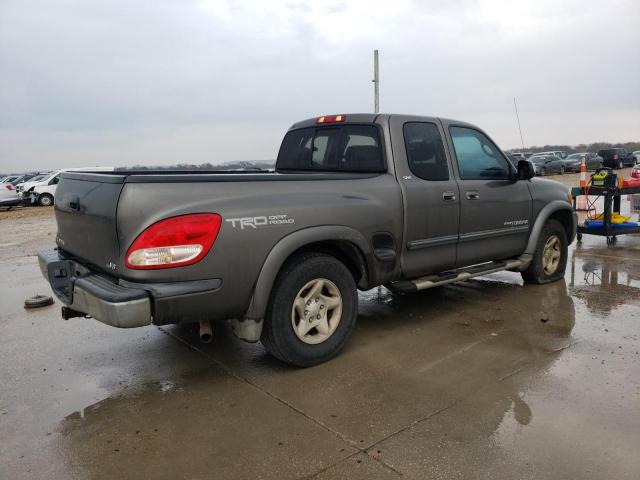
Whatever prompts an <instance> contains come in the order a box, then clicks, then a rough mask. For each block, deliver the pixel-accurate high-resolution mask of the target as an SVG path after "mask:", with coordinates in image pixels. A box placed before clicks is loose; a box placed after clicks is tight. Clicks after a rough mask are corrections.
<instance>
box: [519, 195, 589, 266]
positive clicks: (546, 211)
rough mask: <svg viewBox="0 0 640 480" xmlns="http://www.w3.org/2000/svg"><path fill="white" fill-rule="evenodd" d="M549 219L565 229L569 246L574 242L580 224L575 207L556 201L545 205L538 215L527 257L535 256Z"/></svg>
mask: <svg viewBox="0 0 640 480" xmlns="http://www.w3.org/2000/svg"><path fill="white" fill-rule="evenodd" d="M549 219H553V220H558V221H559V222H560V223H561V224H562V226H563V227H564V229H565V232H566V234H567V242H568V243H569V244H571V243H572V242H573V240H574V239H575V236H576V228H577V223H578V220H577V217H576V214H575V212H574V211H573V207H572V206H571V205H570V204H569V203H567V202H565V201H562V200H554V201H552V202H550V203H548V204H547V205H545V206H544V207H543V208H542V210H540V213H538V216H537V217H536V220H535V222H534V224H533V227H532V228H531V234H530V235H529V242H528V243H527V247H526V249H525V251H524V254H525V255H533V254H534V253H535V250H536V245H537V243H538V238H539V237H540V234H541V233H542V229H543V228H544V225H545V223H547V220H549Z"/></svg>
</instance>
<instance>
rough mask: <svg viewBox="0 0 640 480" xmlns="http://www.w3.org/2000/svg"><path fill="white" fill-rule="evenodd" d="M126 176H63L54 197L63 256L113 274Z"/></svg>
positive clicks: (91, 174)
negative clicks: (117, 219)
mask: <svg viewBox="0 0 640 480" xmlns="http://www.w3.org/2000/svg"><path fill="white" fill-rule="evenodd" d="M124 179H125V176H124V175H113V174H104V173H70V172H69V173H63V174H62V176H61V179H60V183H59V184H58V187H57V189H56V193H55V211H56V220H57V223H58V234H57V236H56V243H57V245H58V247H59V248H60V249H62V250H63V251H64V252H68V253H70V254H71V255H73V256H75V257H77V258H78V259H80V260H84V261H86V262H87V263H89V264H92V265H94V266H96V267H98V268H99V269H101V270H105V271H110V270H112V269H113V266H115V263H116V262H117V260H118V257H119V255H120V245H119V243H118V232H117V228H116V210H117V207H118V198H119V197H120V191H121V190H122V187H123V185H124Z"/></svg>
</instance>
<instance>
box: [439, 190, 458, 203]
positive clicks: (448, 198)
mask: <svg viewBox="0 0 640 480" xmlns="http://www.w3.org/2000/svg"><path fill="white" fill-rule="evenodd" d="M455 199H456V194H455V193H454V192H442V200H444V201H445V202H453V201H454V200H455Z"/></svg>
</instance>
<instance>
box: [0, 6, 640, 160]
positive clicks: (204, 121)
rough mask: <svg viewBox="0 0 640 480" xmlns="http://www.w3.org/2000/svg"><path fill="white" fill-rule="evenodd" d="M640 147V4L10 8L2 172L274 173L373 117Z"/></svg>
mask: <svg viewBox="0 0 640 480" xmlns="http://www.w3.org/2000/svg"><path fill="white" fill-rule="evenodd" d="M374 48H377V49H379V50H380V62H381V67H380V73H381V85H380V95H381V101H380V103H381V111H383V112H395V113H415V114H424V115H436V116H443V117H450V118H457V119H460V120H466V121H470V122H473V123H476V124H478V125H479V126H481V127H482V128H484V129H485V130H486V131H488V132H489V134H490V135H491V136H492V137H493V138H494V140H496V141H497V143H498V144H499V145H500V146H501V147H503V148H505V149H506V148H510V147H516V146H519V144H520V138H519V135H518V129H517V124H516V120H515V115H514V109H513V97H517V99H518V107H519V110H520V119H521V123H522V129H523V133H524V141H525V144H526V145H543V144H551V143H567V144H577V143H582V142H587V143H588V142H593V141H610V142H616V141H632V140H640V1H639V0H607V1H602V0H576V1H572V0H571V1H562V0H530V1H529V0H523V1H515V0H512V1H504V2H502V1H466V0H460V1H447V0H437V1H417V0H416V1H410V0H390V1H389V0H387V1H382V2H375V1H371V0H349V1H332V0H328V1H319V0H318V1H313V2H311V1H309V2H304V1H297V0H284V1H279V0H269V1H259V0H242V1H223V0H217V1H214V0H211V1H206V0H205V1H178V0H175V1H168V0H136V1H131V0H127V1H117V0H98V1H89V0H77V1H73V0H67V1H64V0H58V1H45V0H38V1H29V0H0V171H22V170H27V169H37V168H40V169H43V168H60V167H72V166H92V165H133V164H170V163H179V162H189V163H203V162H211V163H219V162H223V161H227V160H259V159H273V158H275V156H276V154H277V149H278V146H279V143H280V140H281V138H282V135H283V133H284V131H285V130H286V129H287V128H288V127H289V126H290V125H291V124H292V123H293V122H294V121H297V120H300V119H303V118H307V117H313V116H316V115H321V114H331V113H345V112H368V111H372V110H373V88H372V83H371V78H372V50H373V49H374Z"/></svg>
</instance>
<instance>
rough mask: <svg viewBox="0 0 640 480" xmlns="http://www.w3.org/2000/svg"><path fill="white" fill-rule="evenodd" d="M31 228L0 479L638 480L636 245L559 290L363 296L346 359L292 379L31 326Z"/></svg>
mask: <svg viewBox="0 0 640 480" xmlns="http://www.w3.org/2000/svg"><path fill="white" fill-rule="evenodd" d="M37 210H38V211H37V212H36V213H34V215H33V216H23V217H22V218H11V216H10V215H5V214H4V213H2V212H0V215H4V216H3V217H0V218H1V220H0V289H1V290H0V291H1V292H2V294H1V303H2V309H1V310H0V478H52V479H58V478H115V477H119V478H147V477H148V478H190V479H191V478H225V479H226V478H265V479H271V478H274V479H287V478H318V479H328V478H367V479H376V478H381V479H386V478H390V479H392V478H399V477H407V478H420V479H422V478H447V479H448V478H509V479H511V478H550V479H551V478H554V479H556V478H567V479H574V478H580V479H591V478H593V479H600V478H616V479H632V478H633V479H635V478H638V472H640V455H638V452H640V353H639V351H640V237H635V238H634V237H620V238H619V241H618V243H617V244H616V245H614V246H609V247H608V246H607V245H606V243H605V241H604V238H600V237H589V236H585V237H584V239H583V242H582V243H581V244H579V245H577V246H576V245H574V246H572V247H571V252H570V259H569V265H568V267H567V274H566V278H565V281H563V282H558V283H555V284H552V285H546V286H526V287H524V286H523V285H522V282H521V279H520V276H519V275H517V274H514V273H507V272H505V273H499V274H494V275H491V276H489V277H486V278H482V279H477V280H472V281H467V282H464V283H460V284H456V285H450V286H447V287H442V288H438V289H434V290H430V291H424V292H421V293H418V294H416V295H412V296H395V295H391V294H390V293H389V292H388V291H387V290H386V289H384V288H380V289H375V290H372V291H369V292H366V293H362V294H361V295H360V315H359V317H358V326H357V329H356V332H355V334H354V335H353V337H352V339H351V341H350V343H349V344H348V346H347V348H346V350H345V351H344V353H343V354H342V355H340V356H339V357H338V358H336V359H335V360H333V361H331V362H328V363H326V364H323V365H320V366H318V367H314V368H311V369H304V370H302V369H294V368H289V367H286V366H284V365H282V364H281V363H279V362H278V361H276V360H274V359H272V358H271V357H269V356H268V355H267V354H266V353H265V351H264V349H263V348H262V346H261V345H260V344H255V345H252V344H246V343H243V342H241V341H239V340H237V339H235V337H234V336H233V334H232V333H231V331H230V328H229V327H228V326H227V325H217V326H216V328H215V331H214V341H213V342H212V343H211V344H208V345H202V344H200V343H199V342H198V340H197V332H196V330H195V329H194V328H188V327H181V326H169V327H162V328H158V327H148V328H144V329H135V330H118V329H114V328H111V327H108V326H104V325H102V324H100V323H98V322H95V321H93V320H83V319H74V320H70V321H66V322H65V321H62V320H60V319H59V304H58V303H56V305H55V306H51V307H45V308H43V309H40V310H34V311H25V310H24V309H23V308H22V302H23V301H24V298H26V297H28V296H30V295H33V294H36V293H46V292H48V286H47V284H46V282H45V281H44V279H42V278H41V277H40V272H39V269H38V267H37V265H36V261H35V258H34V256H33V255H34V253H35V252H36V251H37V250H38V249H39V248H44V247H47V246H49V245H50V244H51V243H52V239H53V236H52V235H53V232H55V224H54V221H53V218H52V215H51V213H50V212H48V211H47V210H45V209H37Z"/></svg>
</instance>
